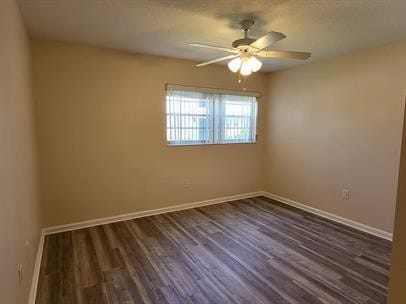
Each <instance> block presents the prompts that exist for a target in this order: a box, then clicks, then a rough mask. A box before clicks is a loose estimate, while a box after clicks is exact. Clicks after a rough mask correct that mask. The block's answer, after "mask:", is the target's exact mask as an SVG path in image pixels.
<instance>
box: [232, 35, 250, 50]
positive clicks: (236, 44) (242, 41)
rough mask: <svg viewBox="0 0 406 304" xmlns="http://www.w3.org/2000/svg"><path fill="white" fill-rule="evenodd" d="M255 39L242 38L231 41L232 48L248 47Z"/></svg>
mask: <svg viewBox="0 0 406 304" xmlns="http://www.w3.org/2000/svg"><path fill="white" fill-rule="evenodd" d="M254 41H255V39H252V38H248V37H247V38H242V39H237V40H235V41H233V43H232V46H233V47H234V48H238V47H239V46H249V45H250V44H251V43H253V42H254Z"/></svg>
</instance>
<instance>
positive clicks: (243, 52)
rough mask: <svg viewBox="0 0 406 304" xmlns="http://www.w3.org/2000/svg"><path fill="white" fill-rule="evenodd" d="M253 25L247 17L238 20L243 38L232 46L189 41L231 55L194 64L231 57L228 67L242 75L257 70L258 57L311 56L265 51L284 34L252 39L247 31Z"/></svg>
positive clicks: (202, 64)
mask: <svg viewBox="0 0 406 304" xmlns="http://www.w3.org/2000/svg"><path fill="white" fill-rule="evenodd" d="M253 25H254V21H253V20H250V19H247V20H243V21H241V22H240V27H241V30H242V31H243V32H244V38H242V39H237V40H235V41H234V42H233V43H232V47H231V48H228V47H221V46H215V45H210V44H202V43H189V45H191V46H197V47H203V48H209V49H215V50H220V51H224V52H228V53H232V55H228V56H225V57H221V58H217V59H214V60H210V61H207V62H203V63H199V64H197V65H196V66H199V67H201V66H205V65H208V64H212V63H215V62H219V61H224V60H228V59H232V60H231V61H230V62H229V63H228V68H229V69H230V70H231V71H232V72H234V73H236V72H238V71H240V74H241V75H243V76H248V75H250V74H251V73H252V72H257V71H259V70H260V69H261V67H262V62H261V61H259V60H258V58H257V56H258V57H264V58H270V57H271V58H288V59H302V60H305V59H307V58H309V57H310V56H311V53H307V52H292V51H267V50H264V49H265V48H266V47H268V46H270V45H271V44H274V43H276V42H278V41H280V40H282V39H284V38H286V36H285V35H284V34H282V33H279V32H269V33H268V34H266V35H264V36H262V37H261V38H259V39H253V38H250V37H248V32H249V30H250V28H251V27H252V26H253Z"/></svg>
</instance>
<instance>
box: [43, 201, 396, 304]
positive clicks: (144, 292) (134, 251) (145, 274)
mask: <svg viewBox="0 0 406 304" xmlns="http://www.w3.org/2000/svg"><path fill="white" fill-rule="evenodd" d="M390 254H391V243H390V242H389V241H386V240H382V239H379V238H377V237H374V236H371V235H368V234H366V233H362V232H359V231H356V230H354V229H351V228H348V227H346V226H342V225H339V224H336V223H334V222H331V221H329V220H326V219H323V218H320V217H317V216H315V215H312V214H309V213H306V212H305V211H302V210H299V209H295V208H292V207H289V206H286V205H283V204H281V203H278V202H275V201H272V200H270V199H267V198H264V197H256V198H252V199H245V200H239V201H233V202H229V203H223V204H218V205H212V206H207V207H202V208H195V209H189V210H185V211H178V212H173V213H167V214H162V215H156V216H150V217H145V218H139V219H135V220H129V221H125V222H119V223H114V224H108V225H102V226H97V227H92V228H86V229H81V230H76V231H72V232H64V233H58V234H53V235H49V236H47V237H46V239H45V247H44V252H43V260H42V265H41V272H40V279H39V285H38V293H37V300H36V303H37V304H45V303H46V304H51V303H52V304H59V303H61V304H62V303H63V304H65V303H66V304H67V303H69V304H76V303H77V304H84V303H98V304H116V303H125V304H130V303H137V304H138V303H150V304H155V303H174V304H175V303H176V304H178V303H199V304H200V303H275V304H277V303H292V304H306V303H312V304H313V303H314V304H338V303H346V304H350V303H358V304H363V303H365V304H373V303H375V304H376V303H386V295H387V285H388V272H389V261H390Z"/></svg>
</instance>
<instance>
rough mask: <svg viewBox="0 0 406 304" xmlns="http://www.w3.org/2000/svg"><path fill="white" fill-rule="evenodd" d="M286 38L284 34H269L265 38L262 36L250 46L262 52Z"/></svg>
mask: <svg viewBox="0 0 406 304" xmlns="http://www.w3.org/2000/svg"><path fill="white" fill-rule="evenodd" d="M284 38H286V36H285V35H284V34H282V33H279V32H269V33H268V34H266V35H265V36H262V37H261V38H259V39H257V40H255V41H254V42H253V43H251V44H250V46H252V47H254V48H257V49H259V50H262V49H264V48H266V47H267V46H269V45H271V44H273V43H275V42H278V41H279V40H282V39H284Z"/></svg>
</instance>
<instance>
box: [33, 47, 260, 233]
mask: <svg viewBox="0 0 406 304" xmlns="http://www.w3.org/2000/svg"><path fill="white" fill-rule="evenodd" d="M32 55H33V80H34V96H35V103H36V114H37V121H38V125H37V131H38V132H37V133H38V140H39V157H40V162H39V163H40V177H41V201H42V208H43V212H44V219H45V226H50V225H59V224H65V223H71V222H76V221H82V220H88V219H94V218H100V217H106V216H112V215H117V214H123V213H128V212H135V211H141V210H148V209H153V208H160V207H165V206H169V205H175V204H181V203H187V202H193V201H199V200H205V199H210V198H217V197H222V196H228V195H234V194H240V193H246V192H251V191H257V190H261V184H260V182H261V174H260V172H261V167H262V166H261V155H262V154H261V153H262V137H261V136H260V139H259V143H257V144H237V145H212V146H189V147H167V146H166V141H165V140H166V139H165V102H164V100H165V91H164V85H165V82H169V83H179V84H189V85H198V86H209V87H219V88H230V89H241V88H242V87H241V86H240V85H238V83H237V79H236V78H235V77H230V72H229V71H228V70H227V68H226V67H222V66H208V67H205V68H196V67H195V66H194V64H195V63H194V62H190V61H183V60H176V59H167V58H162V57H156V56H148V55H137V54H129V53H124V52H117V51H112V50H104V49H97V48H90V47H84V46H79V45H73V44H63V43H55V42H49V41H41V40H34V41H33V42H32ZM266 81H267V78H266V75H262V74H257V75H255V76H254V77H250V79H249V81H248V83H246V85H245V86H246V88H247V90H254V91H259V92H261V93H263V94H264V93H265V91H266V90H265V86H266ZM263 99H265V98H263ZM259 103H260V107H261V108H262V103H263V100H260V101H259ZM259 119H260V129H261V125H262V122H263V117H261V116H260V117H259ZM185 180H189V182H190V188H184V183H185Z"/></svg>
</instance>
